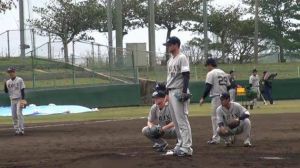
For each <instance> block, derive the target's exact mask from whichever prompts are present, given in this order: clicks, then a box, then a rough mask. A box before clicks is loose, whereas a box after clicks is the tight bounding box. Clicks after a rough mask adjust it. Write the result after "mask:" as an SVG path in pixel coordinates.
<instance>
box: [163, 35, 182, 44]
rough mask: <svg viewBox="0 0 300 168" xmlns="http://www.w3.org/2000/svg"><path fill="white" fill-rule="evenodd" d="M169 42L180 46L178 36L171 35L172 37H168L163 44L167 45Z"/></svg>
mask: <svg viewBox="0 0 300 168" xmlns="http://www.w3.org/2000/svg"><path fill="white" fill-rule="evenodd" d="M169 44H178V46H180V44H181V42H180V40H179V38H178V37H176V36H172V37H169V38H168V40H167V42H166V43H164V44H163V45H169Z"/></svg>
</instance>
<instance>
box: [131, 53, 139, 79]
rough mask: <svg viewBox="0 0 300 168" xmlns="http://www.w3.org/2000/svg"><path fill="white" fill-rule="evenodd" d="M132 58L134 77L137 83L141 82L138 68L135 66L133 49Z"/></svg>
mask: <svg viewBox="0 0 300 168" xmlns="http://www.w3.org/2000/svg"><path fill="white" fill-rule="evenodd" d="M131 60H132V69H133V77H134V80H135V83H136V84H138V83H139V80H138V76H137V75H138V72H137V71H138V69H137V68H135V63H134V54H133V51H132V52H131Z"/></svg>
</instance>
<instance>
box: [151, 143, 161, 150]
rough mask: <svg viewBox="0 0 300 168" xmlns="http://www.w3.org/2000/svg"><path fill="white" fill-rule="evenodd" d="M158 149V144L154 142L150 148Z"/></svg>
mask: <svg viewBox="0 0 300 168" xmlns="http://www.w3.org/2000/svg"><path fill="white" fill-rule="evenodd" d="M159 147H160V145H159V143H156V142H155V143H154V145H153V146H152V148H153V149H157V148H159Z"/></svg>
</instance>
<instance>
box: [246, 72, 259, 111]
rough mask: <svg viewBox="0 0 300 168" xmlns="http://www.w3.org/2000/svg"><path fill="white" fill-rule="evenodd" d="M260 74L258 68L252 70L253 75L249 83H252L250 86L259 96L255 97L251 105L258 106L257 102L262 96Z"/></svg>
mask: <svg viewBox="0 0 300 168" xmlns="http://www.w3.org/2000/svg"><path fill="white" fill-rule="evenodd" d="M259 80H260V79H259V76H258V74H257V70H256V69H253V71H252V75H251V76H250V77H249V85H250V88H251V90H252V91H253V92H255V93H256V94H257V98H254V99H253V100H252V101H251V103H250V105H251V106H258V103H257V99H258V98H260V95H261V94H260V90H259Z"/></svg>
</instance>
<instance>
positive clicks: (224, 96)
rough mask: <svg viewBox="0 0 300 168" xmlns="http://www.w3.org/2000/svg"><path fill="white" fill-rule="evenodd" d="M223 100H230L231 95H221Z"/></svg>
mask: <svg viewBox="0 0 300 168" xmlns="http://www.w3.org/2000/svg"><path fill="white" fill-rule="evenodd" d="M220 99H221V100H225V99H230V95H229V94H228V93H222V94H221V95H220Z"/></svg>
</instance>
